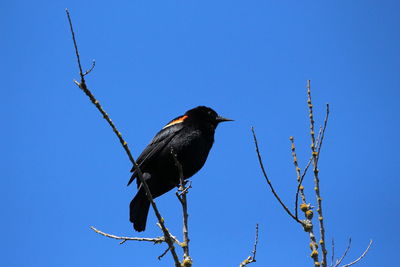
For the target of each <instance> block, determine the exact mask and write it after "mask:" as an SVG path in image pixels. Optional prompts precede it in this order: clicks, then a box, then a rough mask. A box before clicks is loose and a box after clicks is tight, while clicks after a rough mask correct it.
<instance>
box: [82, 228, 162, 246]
mask: <svg viewBox="0 0 400 267" xmlns="http://www.w3.org/2000/svg"><path fill="white" fill-rule="evenodd" d="M90 229H92V230H93V231H95V232H96V233H98V234H100V235H103V236H106V237H109V238H113V239H117V240H122V241H121V242H120V244H121V245H122V244H123V243H125V242H126V241H146V242H152V243H154V244H160V243H162V242H165V237H164V236H160V237H154V238H148V237H127V236H116V235H111V234H107V233H104V232H102V231H100V230H98V229H96V228H95V227H93V226H90Z"/></svg>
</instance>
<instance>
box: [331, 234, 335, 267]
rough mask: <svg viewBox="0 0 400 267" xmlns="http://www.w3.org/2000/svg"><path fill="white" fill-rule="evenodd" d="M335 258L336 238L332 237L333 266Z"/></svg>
mask: <svg viewBox="0 0 400 267" xmlns="http://www.w3.org/2000/svg"><path fill="white" fill-rule="evenodd" d="M334 260H335V240H334V239H333V238H332V258H331V267H333V262H334Z"/></svg>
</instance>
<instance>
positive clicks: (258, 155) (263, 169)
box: [251, 127, 303, 225]
mask: <svg viewBox="0 0 400 267" xmlns="http://www.w3.org/2000/svg"><path fill="white" fill-rule="evenodd" d="M251 131H252V132H253V139H254V144H255V146H256V152H257V157H258V162H259V163H260V167H261V170H262V173H263V175H264V177H265V180H267V183H268V186H269V188H270V189H271V191H272V194H274V196H275V198H276V199H277V200H278V202H279V203H280V204H281V206H282V208H283V209H284V210H285V211H286V213H287V214H289V216H290V217H292V218H293V220H295V221H296V222H298V223H300V224H302V225H303V222H302V221H300V220H299V219H298V218H296V216H294V215H293V213H292V212H291V211H290V210H289V209H288V207H286V205H285V204H284V203H283V201H282V200H281V198H280V197H279V196H278V194H277V193H276V191H275V189H274V187H273V186H272V183H271V181H270V180H269V178H268V176H267V173H266V171H265V168H264V164H263V162H262V158H261V154H260V150H259V149H258V142H257V137H256V133H255V130H254V127H251Z"/></svg>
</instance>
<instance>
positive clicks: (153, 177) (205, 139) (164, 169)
mask: <svg viewBox="0 0 400 267" xmlns="http://www.w3.org/2000/svg"><path fill="white" fill-rule="evenodd" d="M223 121H231V120H230V119H226V118H223V117H220V116H218V114H217V113H216V112H215V111H214V110H212V109H211V108H209V107H204V106H199V107H196V108H194V109H191V110H189V111H187V112H186V113H185V114H184V115H182V116H179V117H176V118H175V119H173V120H172V121H170V122H169V123H168V124H167V125H165V126H164V127H163V128H162V129H161V131H159V132H158V133H157V134H156V136H155V137H154V138H153V140H152V141H151V142H150V144H149V145H148V146H147V147H146V148H145V149H144V151H143V152H142V154H140V156H139V158H138V159H137V164H138V165H139V167H140V170H141V171H142V173H143V178H144V179H145V181H146V183H147V185H148V186H149V189H150V191H151V194H152V196H153V198H156V197H158V196H161V195H162V194H164V193H166V192H168V191H170V190H171V189H173V188H174V187H176V186H177V185H178V184H179V179H180V178H179V171H178V167H177V166H176V164H175V159H174V156H173V155H172V153H171V151H173V153H174V154H176V159H177V160H178V162H179V163H180V164H181V166H182V172H183V177H184V178H185V179H187V178H189V177H191V176H192V175H194V174H195V173H196V172H197V171H199V170H200V169H201V167H203V165H204V163H205V162H206V159H207V156H208V152H209V151H210V149H211V147H212V145H213V143H214V132H215V128H217V126H218V124H219V123H220V122H223ZM131 171H133V174H132V177H131V179H130V180H129V182H128V185H130V183H132V181H133V180H134V179H135V178H137V175H138V174H137V172H136V171H135V169H134V168H132V170H131ZM137 186H138V192H137V193H136V196H135V197H134V198H133V199H132V201H131V204H130V221H131V222H132V223H133V228H134V229H135V230H136V231H139V232H141V231H144V230H145V228H146V221H147V214H148V212H149V207H150V202H149V201H148V199H147V196H146V192H145V190H144V188H143V187H142V185H141V182H140V180H139V179H137Z"/></svg>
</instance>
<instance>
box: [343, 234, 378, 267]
mask: <svg viewBox="0 0 400 267" xmlns="http://www.w3.org/2000/svg"><path fill="white" fill-rule="evenodd" d="M371 245H372V239H371V240H370V241H369V244H368V247H367V248H366V249H365V250H364V252H363V253H362V254H361V256H360V257H358V259H356V260H355V261H352V262H350V263H348V264H346V265H343V266H342V267H348V266H351V265H353V264H356V263H357V262H359V261H360V260H361V259H362V258H364V257H365V255H367V253H368V251H369V249H370V248H371Z"/></svg>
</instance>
